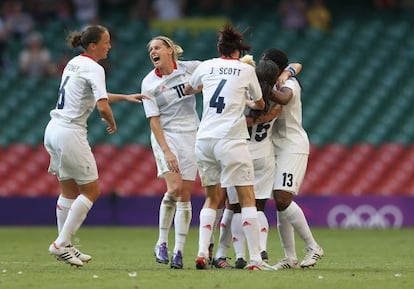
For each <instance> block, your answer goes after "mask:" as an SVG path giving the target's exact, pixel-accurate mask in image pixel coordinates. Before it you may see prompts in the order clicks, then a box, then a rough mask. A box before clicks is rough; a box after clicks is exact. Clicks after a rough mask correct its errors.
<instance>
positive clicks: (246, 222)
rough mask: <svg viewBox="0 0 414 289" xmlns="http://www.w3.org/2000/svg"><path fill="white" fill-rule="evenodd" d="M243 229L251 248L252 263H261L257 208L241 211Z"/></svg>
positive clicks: (247, 208)
mask: <svg viewBox="0 0 414 289" xmlns="http://www.w3.org/2000/svg"><path fill="white" fill-rule="evenodd" d="M241 215H242V227H243V231H244V234H245V236H246V240H247V247H248V248H249V253H250V261H253V262H261V261H262V257H261V256H260V248H259V242H260V228H259V221H258V219H257V209H256V207H244V208H242V209H241Z"/></svg>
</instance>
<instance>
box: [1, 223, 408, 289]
mask: <svg viewBox="0 0 414 289" xmlns="http://www.w3.org/2000/svg"><path fill="white" fill-rule="evenodd" d="M312 230H313V234H314V236H315V238H316V239H317V240H318V241H319V242H320V244H321V245H322V246H323V247H324V249H325V257H324V258H323V259H322V260H321V261H320V262H319V263H318V264H317V265H316V266H315V267H314V268H311V269H306V270H303V269H295V270H282V271H276V272H269V271H246V270H220V269H209V270H196V269H195V266H194V259H195V256H196V253H197V247H198V228H195V227H193V228H191V231H190V234H189V236H188V239H187V244H186V248H185V252H184V267H185V268H184V269H183V270H174V269H170V268H169V266H168V265H162V264H157V263H156V262H155V260H154V256H153V248H154V244H155V241H156V239H157V235H158V229H157V228H150V227H145V228H143V227H87V226H86V227H82V228H81V229H80V231H79V232H78V235H77V236H76V237H75V238H74V241H75V242H74V243H75V244H77V243H78V244H81V247H79V248H80V249H81V250H82V251H84V252H85V253H88V254H91V255H92V256H93V260H92V261H91V262H90V263H88V264H86V265H85V266H84V267H82V268H72V267H70V266H69V265H66V264H64V263H62V262H58V261H56V260H55V259H54V258H52V257H51V256H50V255H49V254H48V251H47V249H48V246H49V243H50V242H51V241H52V240H54V238H55V237H56V229H55V228H53V227H0V244H1V246H0V288H1V289H11V288H13V289H23V288H33V289H37V288H39V289H49V288H50V289H52V288H53V289H65V288H67V289H69V288H70V289H77V288H82V289H95V288H96V289H98V288H99V289H105V288H108V289H117V288H120V289H121V288H122V289H146V288H148V289H152V288H154V289H164V288H165V289H186V288H188V289H204V288H212V289H218V288H220V289H232V288H237V289H244V288H254V289H267V288H269V289H284V288H286V289H287V288H298V289H306V288H309V289H313V288H315V289H316V288H317V289H320V288H335V289H341V288H346V289H366V288H367V289H368V288H376V289H377V288H387V289H390V288H398V289H400V288H401V289H412V288H414V245H413V241H414V229H400V230H333V229H324V228H313V229H312ZM173 233H174V232H173V231H171V233H170V244H171V246H170V250H171V249H172V245H173ZM303 246H304V245H303V242H302V241H301V240H299V239H298V238H297V250H298V254H299V256H298V257H299V258H301V257H303ZM268 252H269V257H270V262H269V263H270V264H275V263H276V261H277V259H279V258H281V257H282V250H281V247H280V243H279V239H278V235H277V232H276V229H275V228H272V231H271V232H270V234H269V241H268ZM229 257H232V260H230V262H234V253H233V250H232V249H231V250H230V252H229Z"/></svg>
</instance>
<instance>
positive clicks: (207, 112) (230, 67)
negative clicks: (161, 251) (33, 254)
mask: <svg viewBox="0 0 414 289" xmlns="http://www.w3.org/2000/svg"><path fill="white" fill-rule="evenodd" d="M217 47H218V50H219V52H220V55H221V56H220V58H214V59H210V60H207V61H204V62H203V63H202V64H200V66H199V67H198V68H197V69H196V70H195V71H194V73H193V75H192V76H191V78H190V81H189V85H188V86H187V87H186V92H187V93H190V92H192V91H193V90H194V89H199V88H200V87H202V92H203V115H202V118H201V122H200V127H199V130H198V132H197V140H196V158H197V164H198V169H199V173H200V177H201V181H202V185H203V187H205V189H206V199H205V202H204V206H203V208H202V210H201V212H200V227H199V250H198V255H197V258H196V268H197V269H205V268H207V265H208V247H209V244H210V238H211V234H212V228H213V227H214V225H213V224H214V221H215V218H216V210H217V209H218V206H219V205H220V201H221V186H222V187H230V186H235V187H236V189H237V192H238V195H239V199H240V204H241V208H242V209H241V211H242V219H243V230H244V232H245V233H246V236H247V243H248V247H249V253H250V262H251V263H250V265H248V266H247V268H248V269H251V270H258V269H259V270H272V268H271V267H270V266H269V265H267V264H266V263H265V262H263V260H262V258H261V256H260V249H259V234H260V232H259V224H258V220H257V210H256V206H255V200H254V193H253V182H254V170H253V163H252V159H251V156H250V153H249V150H248V146H247V138H248V137H249V134H248V130H247V124H246V118H245V115H244V110H245V107H246V104H247V100H246V93H249V94H250V96H251V99H252V101H251V102H250V103H249V105H250V107H251V108H253V109H258V110H261V109H263V108H264V106H265V103H264V100H263V98H262V91H261V88H260V85H259V82H258V80H257V76H256V73H255V70H254V68H253V67H252V66H251V65H249V64H246V63H243V62H241V61H240V60H239V58H240V54H241V53H242V52H243V51H246V50H249V49H250V47H249V46H247V45H246V44H244V43H243V36H242V34H241V33H240V32H238V31H236V30H235V29H234V28H233V27H231V26H230V25H226V26H225V27H224V28H223V29H222V30H221V31H220V32H219V40H218V44H217Z"/></svg>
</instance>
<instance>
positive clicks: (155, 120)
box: [150, 116, 180, 173]
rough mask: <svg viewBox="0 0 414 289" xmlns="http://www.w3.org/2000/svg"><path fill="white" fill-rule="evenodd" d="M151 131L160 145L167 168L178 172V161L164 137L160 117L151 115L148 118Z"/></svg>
mask: <svg viewBox="0 0 414 289" xmlns="http://www.w3.org/2000/svg"><path fill="white" fill-rule="evenodd" d="M150 127H151V131H152V133H153V134H154V136H155V139H156V140H157V142H158V144H159V146H160V147H161V149H162V151H163V153H164V157H165V160H166V162H167V166H168V169H169V170H170V171H171V172H173V173H179V172H180V169H179V167H178V161H177V157H176V156H175V154H174V153H173V152H172V151H171V149H170V147H169V146H168V144H167V141H166V139H165V135H164V130H163V129H162V127H161V123H160V117H159V116H152V117H151V118H150Z"/></svg>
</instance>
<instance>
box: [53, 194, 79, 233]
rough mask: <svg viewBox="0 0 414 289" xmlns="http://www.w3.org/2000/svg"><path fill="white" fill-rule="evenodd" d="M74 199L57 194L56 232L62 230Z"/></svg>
mask: <svg viewBox="0 0 414 289" xmlns="http://www.w3.org/2000/svg"><path fill="white" fill-rule="evenodd" d="M74 201H75V199H68V198H65V197H63V196H62V195H59V198H58V199H57V202H56V223H57V229H58V234H59V233H60V231H62V228H63V225H64V224H65V221H66V218H67V216H68V213H69V210H70V206H72V204H73V202H74Z"/></svg>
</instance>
